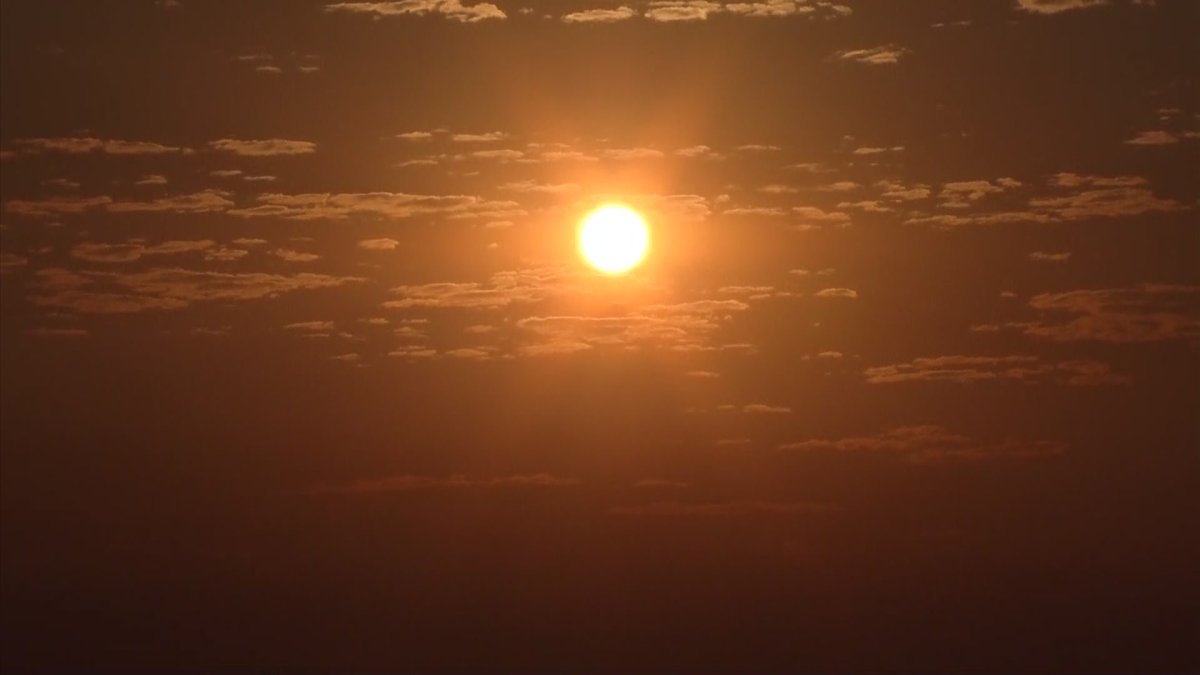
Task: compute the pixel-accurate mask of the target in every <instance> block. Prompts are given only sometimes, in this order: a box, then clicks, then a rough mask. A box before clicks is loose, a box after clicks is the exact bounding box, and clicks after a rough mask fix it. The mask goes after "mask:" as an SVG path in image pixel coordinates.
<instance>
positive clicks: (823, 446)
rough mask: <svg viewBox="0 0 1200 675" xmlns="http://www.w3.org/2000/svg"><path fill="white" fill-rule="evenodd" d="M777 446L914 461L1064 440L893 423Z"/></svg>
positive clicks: (994, 455) (1037, 454)
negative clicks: (984, 436)
mask: <svg viewBox="0 0 1200 675" xmlns="http://www.w3.org/2000/svg"><path fill="white" fill-rule="evenodd" d="M779 449H780V450H785V451H789V452H805V453H816V452H821V453H851V454H875V455H892V456H896V457H900V458H902V459H903V460H905V461H907V462H911V463H914V464H935V463H946V462H978V461H988V460H997V461H998V460H1028V459H1037V458H1042V457H1051V456H1054V455H1060V454H1062V453H1064V452H1066V451H1067V449H1068V446H1067V445H1066V444H1065V443H1060V442H1056V441H1019V440H1015V439H1005V440H1002V441H979V440H975V439H973V438H971V437H969V436H965V435H963V434H956V433H953V432H951V431H949V430H947V429H945V428H944V427H941V426H938V425H936V424H925V425H915V426H905V427H896V428H893V429H889V430H887V431H884V432H882V433H879V434H876V435H874V436H850V437H847V438H839V439H812V440H806V441H797V442H794V443H784V444H782V445H780V446H779Z"/></svg>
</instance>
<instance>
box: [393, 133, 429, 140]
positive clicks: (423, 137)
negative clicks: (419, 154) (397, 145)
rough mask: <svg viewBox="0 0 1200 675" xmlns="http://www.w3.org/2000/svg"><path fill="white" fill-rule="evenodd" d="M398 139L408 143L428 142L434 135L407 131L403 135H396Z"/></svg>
mask: <svg viewBox="0 0 1200 675" xmlns="http://www.w3.org/2000/svg"><path fill="white" fill-rule="evenodd" d="M396 138H401V139H404V140H406V141H428V140H430V139H432V138H433V133H431V132H429V131H407V132H405V133H402V134H396Z"/></svg>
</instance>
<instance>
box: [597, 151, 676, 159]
mask: <svg viewBox="0 0 1200 675" xmlns="http://www.w3.org/2000/svg"><path fill="white" fill-rule="evenodd" d="M600 156H601V157H603V158H605V159H617V160H631V159H658V158H660V157H662V156H663V152H662V151H661V150H655V149H654V148H609V149H607V150H604V151H603V152H601V153H600Z"/></svg>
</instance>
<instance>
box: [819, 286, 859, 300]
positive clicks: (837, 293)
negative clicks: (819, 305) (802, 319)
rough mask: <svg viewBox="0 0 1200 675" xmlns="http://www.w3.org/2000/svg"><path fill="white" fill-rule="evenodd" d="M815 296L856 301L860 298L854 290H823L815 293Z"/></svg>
mask: <svg viewBox="0 0 1200 675" xmlns="http://www.w3.org/2000/svg"><path fill="white" fill-rule="evenodd" d="M813 295H814V296H815V297H818V298H849V299H851V300H856V299H857V298H858V291H856V290H854V289H853V288H822V289H821V290H819V291H817V292H816V293H813Z"/></svg>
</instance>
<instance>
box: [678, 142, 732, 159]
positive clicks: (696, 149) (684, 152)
mask: <svg viewBox="0 0 1200 675" xmlns="http://www.w3.org/2000/svg"><path fill="white" fill-rule="evenodd" d="M675 154H676V155H678V156H680V157H689V158H692V157H707V158H711V159H719V158H720V157H721V155H720V154H719V153H717V152H714V151H713V149H712V148H710V147H708V146H707V145H691V146H688V147H686V148H679V149H678V150H676V151H675Z"/></svg>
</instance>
